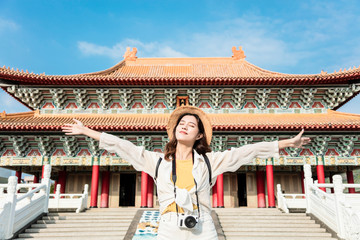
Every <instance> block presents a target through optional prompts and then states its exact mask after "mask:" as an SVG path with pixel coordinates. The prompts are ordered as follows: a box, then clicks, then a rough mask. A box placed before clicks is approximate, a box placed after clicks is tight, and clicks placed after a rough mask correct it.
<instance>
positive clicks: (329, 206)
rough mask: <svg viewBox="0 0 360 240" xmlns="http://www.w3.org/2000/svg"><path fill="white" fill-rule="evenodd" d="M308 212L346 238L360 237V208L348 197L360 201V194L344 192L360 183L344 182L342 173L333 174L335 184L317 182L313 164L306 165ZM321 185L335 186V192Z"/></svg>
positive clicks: (339, 235) (358, 185) (347, 239)
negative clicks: (322, 188) (312, 170)
mask: <svg viewBox="0 0 360 240" xmlns="http://www.w3.org/2000/svg"><path fill="white" fill-rule="evenodd" d="M304 173H305V180H304V181H305V195H306V213H309V214H312V215H314V216H315V217H317V218H318V219H319V220H321V221H322V222H323V223H325V224H326V225H327V226H328V227H329V228H331V229H332V230H333V231H334V232H336V233H337V235H338V237H339V238H341V239H346V240H350V239H351V240H353V239H360V227H359V226H360V210H359V209H357V208H356V206H354V205H353V204H351V205H350V204H349V203H351V201H348V200H347V199H348V198H349V196H350V195H351V198H352V199H357V202H360V194H344V189H345V188H355V187H360V184H343V183H342V177H341V176H340V175H335V176H333V184H318V183H317V184H315V183H314V181H313V179H312V173H311V166H310V165H308V164H307V165H305V166H304ZM320 187H325V188H334V194H331V193H326V192H324V191H322V190H321V189H320Z"/></svg>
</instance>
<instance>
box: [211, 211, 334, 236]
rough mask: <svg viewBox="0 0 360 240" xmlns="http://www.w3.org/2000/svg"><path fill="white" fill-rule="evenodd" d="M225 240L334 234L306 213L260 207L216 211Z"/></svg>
mask: <svg viewBox="0 0 360 240" xmlns="http://www.w3.org/2000/svg"><path fill="white" fill-rule="evenodd" d="M213 210H215V212H216V213H217V215H218V218H219V222H220V225H221V227H222V230H223V231H224V235H225V238H226V239H229V240H231V239H239V240H240V239H241V240H250V239H252V240H256V239H258V240H260V239H263V240H275V239H276V240H279V239H287V240H290V239H291V240H292V239H296V240H300V239H301V240H323V239H324V240H330V239H336V238H332V236H331V234H330V233H328V232H326V230H325V229H324V228H321V227H320V225H319V224H316V223H315V220H311V219H310V217H309V216H306V214H305V213H290V214H286V213H282V212H281V211H280V210H278V209H276V208H273V209H261V208H228V209H226V208H215V209H213Z"/></svg>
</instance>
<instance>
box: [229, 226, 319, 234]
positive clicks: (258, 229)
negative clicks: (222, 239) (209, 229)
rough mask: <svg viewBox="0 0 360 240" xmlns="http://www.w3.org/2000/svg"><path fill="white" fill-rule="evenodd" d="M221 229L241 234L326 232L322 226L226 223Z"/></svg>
mask: <svg viewBox="0 0 360 240" xmlns="http://www.w3.org/2000/svg"><path fill="white" fill-rule="evenodd" d="M222 229H223V231H224V232H226V233H229V232H238V233H239V234H241V232H267V233H269V232H272V233H274V232H282V233H286V232H307V233H309V232H311V233H313V232H323V233H324V232H326V231H325V229H324V228H289V227H279V228H269V227H250V228H248V227H244V226H238V227H229V226H227V225H225V226H222Z"/></svg>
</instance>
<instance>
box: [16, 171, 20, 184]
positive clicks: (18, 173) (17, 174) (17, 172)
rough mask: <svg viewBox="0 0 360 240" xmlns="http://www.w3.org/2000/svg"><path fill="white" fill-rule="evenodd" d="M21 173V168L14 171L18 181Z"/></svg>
mask: <svg viewBox="0 0 360 240" xmlns="http://www.w3.org/2000/svg"><path fill="white" fill-rule="evenodd" d="M21 174H22V172H21V170H19V171H16V173H15V176H16V177H17V178H18V183H21Z"/></svg>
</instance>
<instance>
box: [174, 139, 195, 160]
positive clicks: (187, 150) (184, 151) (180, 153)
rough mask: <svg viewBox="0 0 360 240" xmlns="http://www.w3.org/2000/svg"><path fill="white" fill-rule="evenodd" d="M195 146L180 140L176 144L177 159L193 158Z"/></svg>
mask: <svg viewBox="0 0 360 240" xmlns="http://www.w3.org/2000/svg"><path fill="white" fill-rule="evenodd" d="M192 150H193V148H192V147H190V146H187V145H184V144H181V143H179V142H178V144H177V146H176V153H175V154H176V160H188V159H192Z"/></svg>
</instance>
